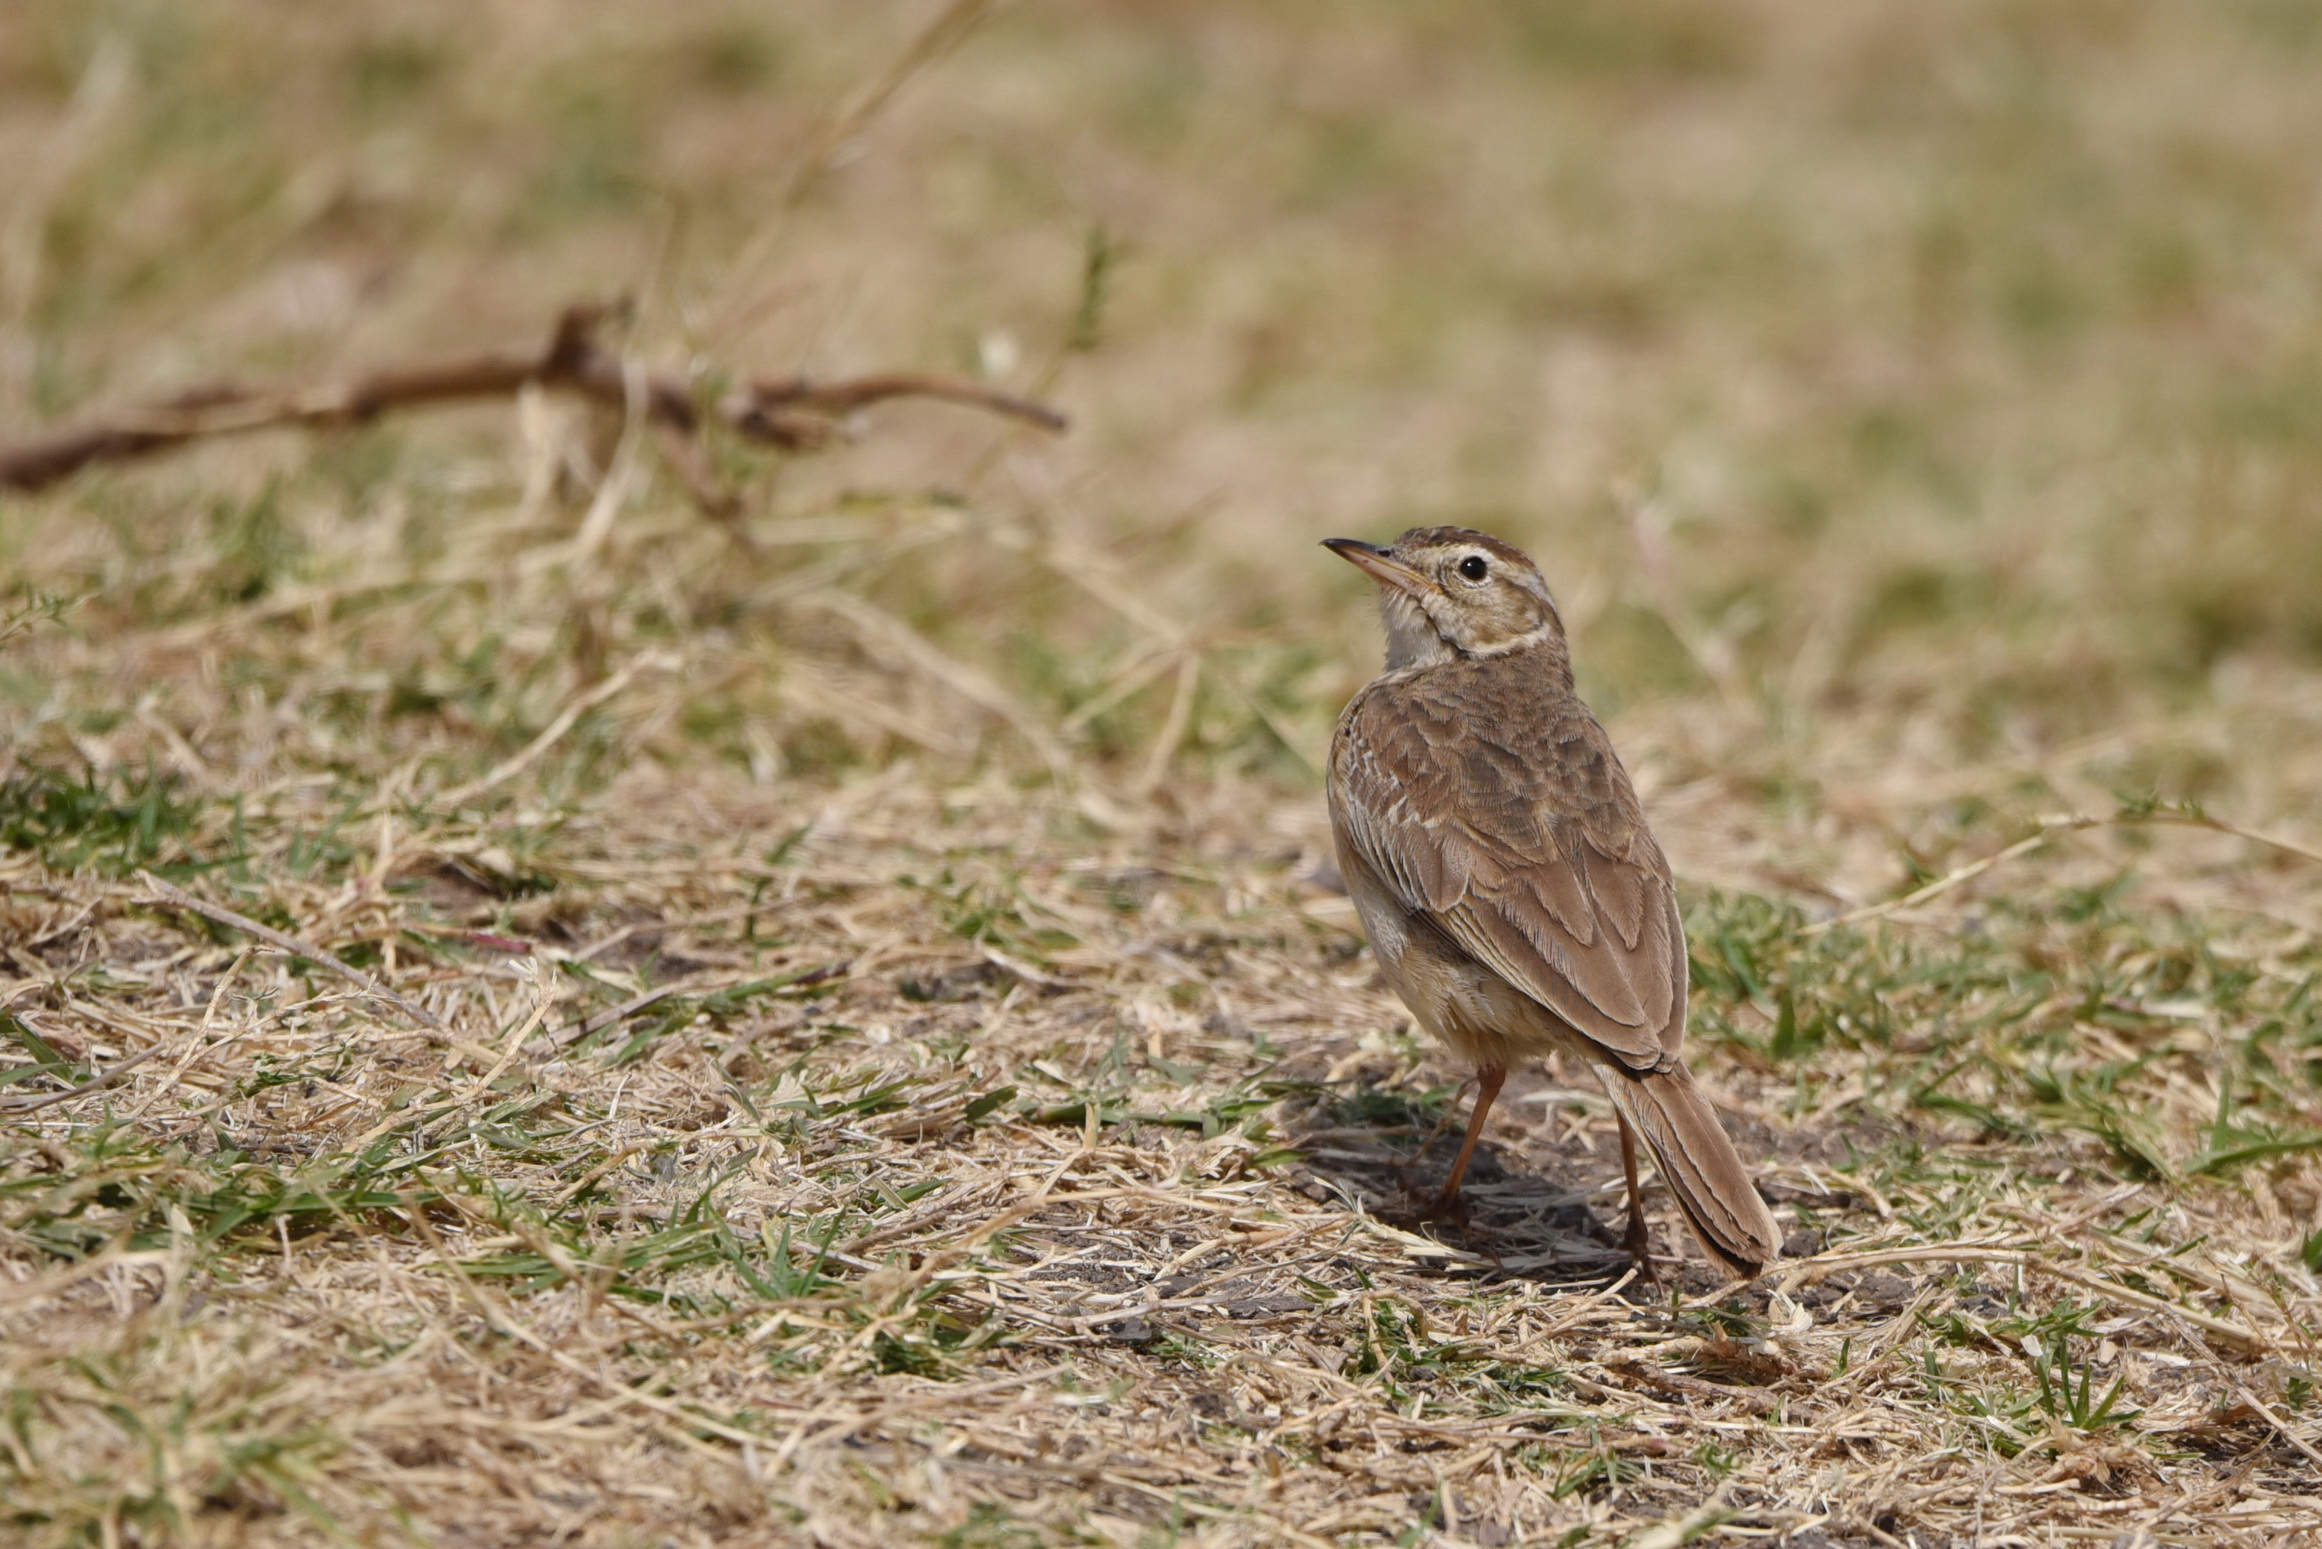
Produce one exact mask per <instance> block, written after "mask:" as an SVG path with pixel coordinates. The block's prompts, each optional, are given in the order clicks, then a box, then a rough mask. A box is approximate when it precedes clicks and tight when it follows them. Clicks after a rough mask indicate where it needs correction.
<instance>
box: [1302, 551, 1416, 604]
mask: <svg viewBox="0 0 2322 1549" xmlns="http://www.w3.org/2000/svg"><path fill="white" fill-rule="evenodd" d="M1322 546H1323V547H1324V548H1326V549H1328V550H1330V552H1331V553H1333V554H1336V555H1337V556H1338V557H1339V558H1340V559H1343V560H1345V561H1346V562H1347V563H1348V564H1350V565H1352V566H1354V567H1355V568H1356V569H1357V570H1360V571H1362V572H1363V573H1364V574H1365V575H1367V576H1369V577H1370V578H1371V579H1372V580H1374V581H1377V582H1379V583H1381V584H1382V585H1385V586H1399V587H1401V588H1402V589H1403V590H1404V591H1407V592H1409V593H1410V594H1411V595H1412V596H1414V597H1424V596H1426V595H1427V594H1428V593H1429V592H1432V591H1434V590H1435V583H1434V582H1432V581H1430V580H1428V579H1427V578H1426V577H1425V576H1423V575H1421V574H1420V573H1419V572H1418V571H1416V570H1413V569H1411V568H1410V567H1409V566H1407V565H1403V564H1399V563H1397V562H1396V560H1395V557H1394V554H1393V552H1392V551H1390V550H1387V549H1383V548H1381V547H1379V546H1378V545H1377V544H1375V543H1365V542H1363V541H1362V540H1361V539H1359V538H1325V539H1323V540H1322Z"/></svg>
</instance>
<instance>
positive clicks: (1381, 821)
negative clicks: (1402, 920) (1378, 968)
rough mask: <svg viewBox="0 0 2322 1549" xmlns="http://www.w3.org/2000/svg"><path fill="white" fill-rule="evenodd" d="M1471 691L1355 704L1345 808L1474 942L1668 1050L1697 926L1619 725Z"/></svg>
mask: <svg viewBox="0 0 2322 1549" xmlns="http://www.w3.org/2000/svg"><path fill="white" fill-rule="evenodd" d="M1430 676H1433V675H1432V674H1431V675H1430ZM1462 697H1463V696H1461V695H1460V694H1458V693H1457V692H1456V686H1455V685H1454V686H1448V687H1447V686H1446V685H1443V684H1440V683H1436V684H1430V685H1428V686H1427V687H1426V688H1425V689H1424V690H1421V689H1420V688H1419V687H1418V686H1417V685H1406V684H1396V683H1394V682H1393V681H1392V680H1386V681H1382V682H1381V683H1380V684H1378V685H1375V686H1374V687H1373V688H1372V689H1371V690H1370V691H1368V692H1366V693H1365V694H1364V695H1362V696H1361V697H1360V698H1358V699H1357V700H1356V701H1355V703H1354V704H1353V705H1351V706H1349V707H1348V709H1347V713H1346V716H1345V719H1344V720H1343V721H1341V723H1340V726H1339V733H1338V738H1337V741H1336V743H1335V744H1334V745H1333V747H1332V750H1331V771H1332V780H1331V801H1332V810H1333V815H1334V817H1335V818H1336V819H1337V821H1338V823H1339V825H1340V827H1341V829H1342V830H1343V831H1344V833H1345V835H1346V837H1347V839H1348V841H1349V843H1350V844H1351V845H1352V846H1353V848H1354V850H1355V852H1356V853H1357V854H1359V855H1360V856H1361V857H1362V858H1363V860H1364V861H1366V862H1367V863H1368V864H1369V865H1370V866H1371V868H1372V869H1373V870H1374V871H1376V872H1377V873H1378V875H1379V877H1380V878H1381V879H1382V880H1383V881H1384V882H1385V883H1386V885H1387V886H1388V887H1389V888H1390V889H1391V890H1393V892H1394V893H1395V894H1396V896H1397V897H1398V898H1400V899H1401V900H1402V902H1403V904H1404V905H1405V906H1406V907H1407V908H1409V909H1412V910H1414V911H1417V912H1420V913H1423V914H1425V915H1426V916H1428V917H1429V918H1431V919H1433V920H1434V921H1435V922H1436V923H1437V924H1438V925H1440V926H1441V927H1442V928H1443V929H1444V930H1445V931H1446V932H1447V933H1448V934H1449V935H1450V936H1451V937H1452V939H1453V940H1454V941H1456V942H1458V944H1459V945H1460V947H1461V948H1462V949H1463V950H1464V951H1466V952H1467V953H1468V954H1469V955H1470V956H1472V957H1474V958H1475V959H1476V960H1477V961H1479V962H1481V963H1482V964H1484V966H1486V967H1488V968H1490V969H1491V970H1492V971H1493V972H1494V973H1496V974H1498V975H1499V976H1500V977H1501V978H1503V979H1505V980H1506V981H1507V982H1508V983H1510V984H1512V985H1514V986H1515V987H1516V988H1518V989H1520V990H1522V991H1523V992H1524V993H1525V994H1526V995H1528V996H1530V997H1531V998H1532V999H1534V1000H1536V1001H1538V1002H1539V1003H1540V1004H1542V1005H1543V1006H1546V1007H1547V1008H1548V1009H1549V1010H1551V1011H1553V1012H1555V1013H1556V1015H1558V1016H1559V1017H1561V1018H1563V1019H1564V1021H1566V1022H1567V1023H1569V1024H1570V1025H1571V1026H1572V1027H1574V1028H1575V1029H1577V1030H1578V1031H1579V1032H1581V1033H1583V1034H1585V1035H1586V1036H1588V1037H1589V1038H1591V1039H1593V1040H1594V1041H1595V1042H1597V1043H1599V1044H1601V1045H1603V1046H1604V1048H1605V1049H1606V1051H1607V1052H1608V1053H1611V1054H1613V1055H1615V1056H1617V1057H1618V1058H1619V1059H1620V1061H1621V1062H1622V1063H1623V1064H1626V1065H1628V1066H1629V1067H1631V1068H1632V1069H1638V1070H1645V1069H1651V1068H1654V1067H1656V1066H1659V1065H1662V1064H1664V1063H1665V1062H1666V1061H1667V1060H1669V1059H1670V1058H1672V1057H1674V1056H1675V1055H1676V1054H1677V1052H1678V1047H1679V1045H1680V1044H1681V1043H1682V1041H1683V1039H1684V1036H1685V977H1686V974H1685V970H1686V963H1685V936H1684V928H1683V926H1682V925H1681V924H1680V922H1679V920H1678V916H1677V894H1676V889H1675V888H1674V886H1672V884H1671V882H1670V878H1669V863H1668V861H1667V860H1665V859H1664V858H1663V857H1662V854H1661V849H1660V846H1659V845H1658V844H1656V843H1654V841H1653V836H1652V833H1651V831H1650V830H1649V829H1648V828H1647V827H1646V826H1645V819H1644V811H1643V808H1642V807H1641V806H1640V805H1639V803H1638V801H1637V797H1636V793H1635V791H1634V790H1633V789H1632V788H1631V787H1630V785H1629V779H1628V775H1627V773H1626V772H1625V771H1624V770H1623V769H1622V768H1621V765H1620V761H1619V759H1618V758H1616V757H1615V756H1614V754H1613V750H1612V743H1611V741H1610V739H1609V738H1607V737H1606V736H1605V733H1604V729H1603V728H1602V727H1601V726H1599V725H1598V724H1597V722H1596V718H1595V717H1594V716H1592V715H1590V714H1589V713H1588V711H1587V710H1586V709H1585V708H1583V707H1582V706H1581V705H1580V704H1579V702H1578V701H1577V700H1573V699H1571V698H1570V696H1568V695H1567V696H1563V697H1561V698H1560V699H1559V700H1557V701H1556V702H1554V703H1552V704H1543V703H1541V702H1540V701H1536V700H1535V701H1534V702H1533V703H1530V704H1527V705H1525V706H1524V707H1523V708H1524V709H1525V710H1527V711H1534V712H1539V711H1545V712H1546V713H1545V714H1540V713H1533V714H1520V715H1512V716H1503V717H1500V718H1494V717H1492V716H1489V715H1479V714H1477V713H1476V705H1475V704H1472V703H1467V704H1463V703H1462V702H1461V701H1462ZM1525 697H1527V698H1528V697H1529V696H1525ZM1487 703H1488V702H1487ZM1502 708H1505V707H1502Z"/></svg>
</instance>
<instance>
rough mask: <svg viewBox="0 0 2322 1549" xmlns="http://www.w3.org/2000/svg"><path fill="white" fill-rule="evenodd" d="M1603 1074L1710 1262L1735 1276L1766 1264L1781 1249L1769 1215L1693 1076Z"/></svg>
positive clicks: (1679, 1070)
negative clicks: (1658, 1168)
mask: <svg viewBox="0 0 2322 1549" xmlns="http://www.w3.org/2000/svg"><path fill="white" fill-rule="evenodd" d="M1603 1075H1604V1078H1605V1079H1604V1084H1605V1088H1606V1090H1607V1091H1609V1092H1610V1093H1611V1094H1612V1099H1613V1102H1614V1103H1615V1104H1617V1105H1618V1106H1619V1108H1620V1110H1621V1113H1622V1114H1623V1115H1624V1116H1625V1117H1626V1118H1627V1119H1628V1121H1629V1124H1630V1126H1631V1127H1633V1128H1634V1129H1635V1130H1636V1132H1637V1133H1638V1134H1639V1135H1640V1136H1642V1137H1643V1138H1644V1142H1645V1144H1646V1145H1647V1146H1648V1147H1650V1148H1651V1150H1652V1153H1653V1161H1654V1162H1655V1163H1656V1164H1657V1165H1658V1166H1659V1167H1660V1170H1661V1176H1662V1178H1663V1179H1665V1180H1667V1182H1668V1184H1669V1192H1670V1193H1672V1194H1674V1195H1676V1196H1677V1206H1678V1208H1679V1209H1680V1210H1682V1211H1684V1212H1685V1224H1686V1225H1687V1226H1690V1227H1692V1228H1693V1237H1694V1240H1695V1241H1696V1242H1699V1243H1700V1244H1701V1251H1702V1252H1703V1253H1704V1254H1706V1255H1707V1256H1708V1258H1709V1261H1710V1262H1711V1263H1713V1264H1716V1265H1717V1266H1719V1267H1720V1268H1722V1269H1724V1270H1726V1271H1728V1272H1730V1273H1732V1274H1734V1275H1736V1276H1741V1277H1748V1276H1752V1275H1755V1274H1757V1273H1758V1271H1760V1270H1761V1269H1763V1268H1765V1267H1766V1265H1768V1264H1770V1263H1772V1262H1773V1260H1774V1257H1775V1255H1776V1254H1777V1253H1779V1252H1780V1251H1781V1243H1782V1239H1781V1235H1780V1233H1778V1232H1777V1231H1775V1229H1774V1217H1773V1213H1772V1212H1771V1211H1769V1210H1767V1209H1766V1202H1765V1201H1764V1200H1762V1199H1760V1198H1759V1197H1758V1190H1757V1185H1755V1184H1754V1183H1752V1182H1751V1181H1750V1171H1749V1169H1748V1168H1747V1167H1745V1166H1743V1165H1742V1159H1741V1157H1740V1156H1739V1155H1738V1154H1737V1153H1736V1152H1735V1151H1734V1148H1733V1142H1732V1141H1730V1140H1728V1139H1727V1138H1726V1135H1725V1126H1724V1125H1722V1124H1720V1123H1719V1122H1718V1121H1717V1114H1716V1113H1715V1112H1714V1111H1713V1110H1712V1109H1711V1108H1710V1106H1709V1104H1708V1102H1707V1101H1705V1100H1704V1099H1703V1097H1702V1095H1701V1088H1700V1087H1698V1086H1696V1085H1694V1082H1693V1073H1692V1072H1691V1071H1689V1070H1687V1069H1686V1068H1685V1067H1684V1066H1683V1065H1679V1066H1677V1067H1675V1068H1674V1069H1672V1070H1666V1071H1649V1072H1647V1073H1645V1074H1643V1075H1637V1074H1634V1073H1631V1072H1628V1071H1623V1070H1620V1069H1618V1068H1617V1067H1616V1068H1613V1069H1608V1070H1605V1071H1604V1072H1603Z"/></svg>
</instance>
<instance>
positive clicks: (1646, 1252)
mask: <svg viewBox="0 0 2322 1549" xmlns="http://www.w3.org/2000/svg"><path fill="white" fill-rule="evenodd" d="M1613 1118H1614V1119H1615V1120H1616V1121H1618V1122H1619V1124H1620V1127H1621V1173H1622V1175H1623V1176H1624V1177H1626V1178H1627V1179H1628V1180H1629V1224H1628V1227H1627V1229H1626V1230H1624V1231H1623V1232H1622V1233H1621V1247H1622V1249H1623V1250H1624V1251H1625V1252H1627V1254H1628V1256H1629V1257H1630V1258H1631V1259H1632V1260H1634V1261H1635V1263H1636V1266H1637V1275H1638V1278H1640V1279H1643V1280H1652V1279H1654V1278H1656V1277H1655V1276H1654V1274H1653V1234H1652V1231H1651V1230H1650V1229H1649V1228H1648V1227H1647V1226H1646V1225H1645V1202H1644V1200H1643V1199H1642V1198H1641V1197H1640V1196H1639V1194H1638V1191H1637V1137H1636V1135H1635V1134H1634V1133H1633V1132H1632V1131H1631V1130H1630V1129H1629V1118H1628V1115H1627V1114H1625V1113H1623V1112H1621V1111H1620V1109H1619V1107H1617V1106H1616V1107H1615V1108H1614V1109H1613Z"/></svg>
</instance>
